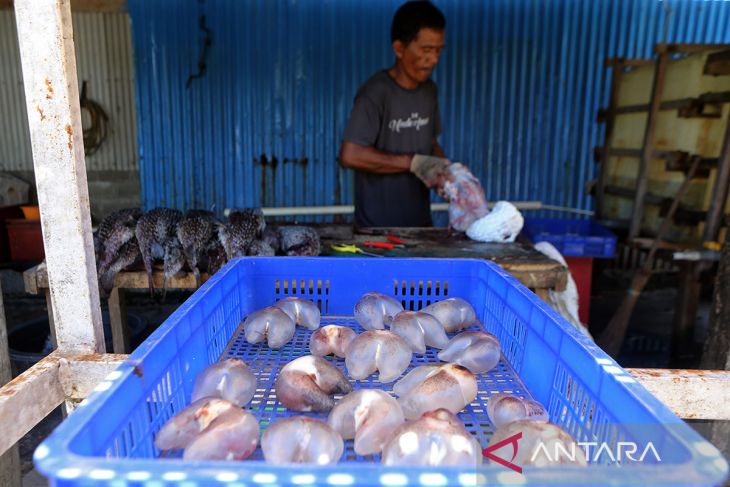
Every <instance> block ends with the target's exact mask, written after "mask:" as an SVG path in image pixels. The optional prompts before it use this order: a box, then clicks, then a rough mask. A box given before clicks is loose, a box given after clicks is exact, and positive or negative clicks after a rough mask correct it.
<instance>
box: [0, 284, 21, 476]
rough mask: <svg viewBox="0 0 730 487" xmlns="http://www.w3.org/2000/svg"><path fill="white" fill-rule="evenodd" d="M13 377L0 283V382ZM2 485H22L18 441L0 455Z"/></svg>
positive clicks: (7, 380)
mask: <svg viewBox="0 0 730 487" xmlns="http://www.w3.org/2000/svg"><path fill="white" fill-rule="evenodd" d="M12 378H13V373H12V370H11V368H10V348H9V346H8V333H7V322H6V321H5V305H4V303H3V292H2V286H1V285H0V384H5V383H6V382H10V380H11V379H12ZM0 485H2V486H8V487H20V486H21V477H20V450H19V449H18V444H17V443H16V444H15V445H13V446H11V447H10V449H8V451H6V452H5V453H3V454H2V455H0Z"/></svg>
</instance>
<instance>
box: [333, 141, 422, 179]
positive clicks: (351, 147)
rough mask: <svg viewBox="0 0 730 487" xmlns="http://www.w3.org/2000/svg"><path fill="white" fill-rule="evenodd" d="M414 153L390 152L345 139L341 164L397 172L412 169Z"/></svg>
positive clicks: (379, 171) (360, 168)
mask: <svg viewBox="0 0 730 487" xmlns="http://www.w3.org/2000/svg"><path fill="white" fill-rule="evenodd" d="M412 158H413V156H412V155H408V154H400V155H396V154H388V153H387V152H383V151H379V150H378V149H375V148H373V147H365V146H362V145H358V144H355V143H354V142H348V141H344V142H342V146H341V147H340V165H342V167H346V168H348V169H357V170H358V171H366V172H374V173H378V174H395V173H401V172H408V171H410V170H411V159H412Z"/></svg>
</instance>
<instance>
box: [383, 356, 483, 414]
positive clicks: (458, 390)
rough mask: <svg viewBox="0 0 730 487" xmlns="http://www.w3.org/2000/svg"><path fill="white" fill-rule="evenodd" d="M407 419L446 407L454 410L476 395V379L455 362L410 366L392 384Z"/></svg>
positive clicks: (455, 412) (453, 411)
mask: <svg viewBox="0 0 730 487" xmlns="http://www.w3.org/2000/svg"><path fill="white" fill-rule="evenodd" d="M393 392H395V394H396V395H398V404H400V405H401V408H402V409H403V414H404V415H405V417H406V419H408V420H413V419H418V418H420V417H421V415H422V414H423V413H425V412H428V411H433V410H436V409H442V408H443V409H446V410H448V411H451V412H452V413H454V414H457V413H458V412H459V411H461V410H462V409H464V407H465V406H466V405H467V404H469V403H471V402H472V401H474V399H476V397H477V381H476V378H475V377H474V374H472V373H471V372H469V370H467V369H466V368H464V367H462V366H460V365H454V364H442V365H438V364H426V365H421V366H420V367H416V368H415V369H413V370H411V371H410V372H408V374H406V376H405V377H403V378H402V379H401V380H399V381H398V382H396V384H395V385H394V386H393Z"/></svg>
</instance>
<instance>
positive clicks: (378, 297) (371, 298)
mask: <svg viewBox="0 0 730 487" xmlns="http://www.w3.org/2000/svg"><path fill="white" fill-rule="evenodd" d="M401 311H403V306H402V305H401V304H400V303H399V302H398V301H396V300H395V299H394V298H391V297H390V296H386V295H385V294H382V293H375V292H372V293H365V294H364V295H363V297H362V298H360V301H358V302H357V304H356V305H355V319H356V320H357V322H358V323H360V325H362V327H363V328H365V329H366V330H382V329H384V328H385V325H387V324H389V323H390V321H391V320H392V319H393V317H394V316H395V315H397V314H398V313H400V312H401Z"/></svg>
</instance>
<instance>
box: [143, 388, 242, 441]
mask: <svg viewBox="0 0 730 487" xmlns="http://www.w3.org/2000/svg"><path fill="white" fill-rule="evenodd" d="M232 409H237V406H235V405H234V404H231V403H230V402H229V401H226V400H223V399H215V398H212V397H206V398H204V399H199V400H197V401H195V402H193V403H192V404H190V405H189V406H187V407H186V408H184V409H183V410H181V411H180V412H179V413H177V414H176V415H175V416H173V417H172V418H170V420H169V421H168V422H167V423H165V424H164V426H162V428H160V431H159V432H158V433H157V436H155V446H156V447H157V448H159V449H160V450H172V449H177V448H185V447H186V446H188V445H189V444H190V442H191V441H193V439H194V438H195V437H196V436H198V434H199V433H200V432H201V431H203V430H204V429H205V428H207V427H208V425H209V424H210V423H211V422H212V421H213V420H215V419H216V418H217V417H218V416H220V415H222V414H225V413H227V412H228V411H230V410H232Z"/></svg>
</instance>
